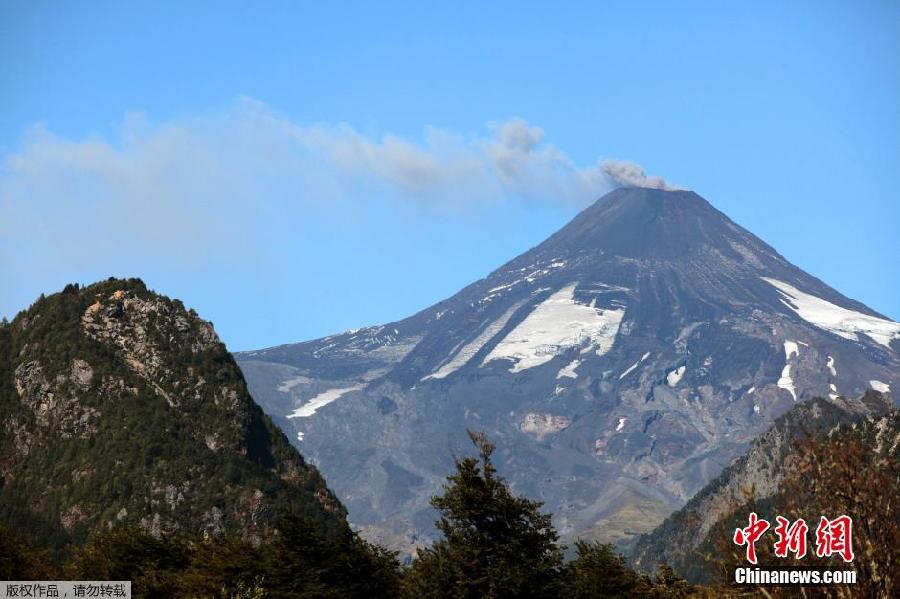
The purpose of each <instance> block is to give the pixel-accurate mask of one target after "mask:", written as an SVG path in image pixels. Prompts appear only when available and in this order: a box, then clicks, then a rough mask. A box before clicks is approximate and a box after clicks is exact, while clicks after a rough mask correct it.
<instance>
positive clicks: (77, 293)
mask: <svg viewBox="0 0 900 599" xmlns="http://www.w3.org/2000/svg"><path fill="white" fill-rule="evenodd" d="M0 407H2V414H3V426H2V429H0V524H2V525H4V526H7V527H9V528H13V529H19V528H23V527H24V528H25V529H26V530H25V532H27V533H29V534H32V535H33V536H34V537H35V539H36V540H37V541H38V542H40V543H41V544H45V543H46V544H49V545H54V546H57V547H59V546H61V545H63V544H65V543H67V542H69V541H80V540H82V539H83V538H84V536H85V535H86V533H87V532H88V531H90V530H92V529H95V528H105V527H107V526H110V525H112V524H119V523H121V524H131V525H140V526H142V527H144V528H146V529H148V530H150V531H151V532H153V533H155V534H158V533H164V532H185V533H196V534H201V533H202V534H205V535H212V536H215V535H218V534H222V533H228V534H233V535H238V536H241V537H243V538H245V539H247V540H250V541H253V542H256V541H261V540H264V539H267V538H269V537H270V536H271V535H272V533H273V520H274V518H275V516H276V512H277V511H278V510H280V509H287V510H291V511H294V512H295V513H298V514H301V515H303V516H306V517H308V518H310V519H311V520H313V521H315V522H316V523H317V526H318V527H320V528H321V530H322V531H323V532H326V533H328V532H334V533H336V532H338V531H345V530H346V521H345V510H344V508H343V506H342V505H341V504H340V502H338V501H337V499H336V498H335V497H334V495H333V494H332V493H331V492H330V491H329V490H328V489H327V487H326V486H325V482H324V480H323V479H322V478H321V476H320V475H319V473H318V471H317V470H316V469H315V468H313V467H311V466H309V465H307V464H306V463H305V462H304V460H303V458H302V457H301V456H300V455H299V454H298V453H297V451H296V450H295V449H294V448H293V447H291V445H290V444H289V442H288V440H287V439H286V438H285V437H284V435H283V434H282V433H281V432H280V431H279V430H278V429H277V428H275V427H274V426H273V424H272V422H271V421H270V419H269V418H268V417H266V416H265V415H264V414H263V412H262V410H260V408H259V406H257V405H256V404H255V403H254V402H253V400H252V399H251V397H250V395H249V394H248V392H247V389H246V385H245V383H244V379H243V377H242V376H241V373H240V370H239V369H238V368H237V364H236V363H235V362H234V359H233V358H232V357H231V355H230V354H229V353H228V352H227V351H226V350H225V347H224V345H222V343H221V342H220V341H219V339H218V337H217V335H216V334H215V332H214V331H213V328H212V325H211V324H210V323H208V322H206V321H203V320H202V319H200V318H199V317H198V316H197V314H196V313H195V312H194V311H193V310H191V311H188V310H185V308H184V306H183V305H182V304H181V302H179V301H177V300H170V299H168V298H165V297H163V296H160V295H157V294H155V293H152V292H151V291H148V290H147V288H146V287H145V286H144V284H143V283H142V282H141V281H139V280H137V279H130V280H127V281H126V280H115V279H110V280H109V281H105V282H102V283H97V284H95V285H91V286H89V287H86V288H83V289H79V288H78V287H77V286H72V285H70V286H68V287H66V289H65V290H64V291H63V292H62V293H58V294H55V295H52V296H49V297H46V298H45V297H42V298H41V299H40V300H38V301H37V302H35V304H34V305H32V306H31V307H30V308H29V309H28V310H26V311H24V312H22V313H20V314H19V315H18V316H17V317H16V318H15V319H14V320H13V321H12V322H11V323H8V324H6V323H4V324H3V325H0ZM23 523H27V525H26V524H23Z"/></svg>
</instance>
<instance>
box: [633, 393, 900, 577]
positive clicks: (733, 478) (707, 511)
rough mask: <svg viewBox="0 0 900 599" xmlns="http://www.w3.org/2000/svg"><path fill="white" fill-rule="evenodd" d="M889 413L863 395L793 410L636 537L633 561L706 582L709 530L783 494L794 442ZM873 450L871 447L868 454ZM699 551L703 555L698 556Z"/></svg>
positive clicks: (883, 401)
mask: <svg viewBox="0 0 900 599" xmlns="http://www.w3.org/2000/svg"><path fill="white" fill-rule="evenodd" d="M889 413H891V402H890V401H889V400H888V399H887V398H886V397H884V396H882V395H881V394H879V393H878V392H877V391H868V392H867V393H866V395H864V396H863V397H862V398H861V399H860V400H846V399H844V398H839V399H837V400H825V399H821V398H815V399H812V400H810V401H808V402H805V403H802V404H799V405H797V406H795V407H794V408H792V409H791V410H790V411H788V412H787V413H785V414H784V415H782V416H781V417H779V418H778V419H776V420H775V422H774V424H773V425H772V427H771V428H770V429H769V430H767V431H766V432H765V433H763V434H762V435H760V436H759V437H757V438H756V439H754V440H753V442H752V443H751V444H750V447H749V448H748V450H747V453H745V454H744V455H743V456H741V457H740V458H739V459H738V460H736V461H735V462H734V463H733V464H731V465H730V466H729V467H728V468H726V469H725V470H724V471H723V472H722V473H721V474H720V475H719V476H717V477H716V478H715V479H713V480H712V481H710V483H709V484H708V485H706V486H705V487H704V488H703V489H701V490H700V491H699V492H698V493H697V494H696V495H695V496H694V497H692V498H691V500H690V501H688V503H687V504H686V505H685V506H684V507H683V508H681V509H680V510H678V511H677V512H675V513H674V514H672V515H671V516H669V517H668V518H666V520H665V521H664V522H663V523H662V524H661V525H660V526H659V527H657V528H656V529H655V530H654V531H653V532H652V533H649V534H646V535H643V536H641V537H640V538H638V539H637V541H636V543H635V545H634V547H633V549H632V556H631V559H632V561H633V562H634V563H635V565H636V566H637V567H639V568H641V569H643V570H647V571H653V570H655V568H656V567H657V566H658V565H659V564H661V563H665V564H669V565H670V566H672V567H673V568H675V569H676V570H677V571H678V572H681V573H683V574H685V575H687V576H689V577H690V578H692V579H695V580H708V579H709V578H710V577H711V570H712V569H713V568H712V567H711V564H709V563H706V562H704V560H700V559H698V555H699V554H702V553H706V552H707V551H711V550H712V549H711V548H712V543H711V541H710V539H709V536H710V533H711V531H712V530H713V528H714V527H716V530H717V532H718V531H719V529H721V528H725V530H726V534H727V531H728V530H729V529H728V527H722V526H721V525H720V523H721V522H722V521H723V520H725V519H728V518H730V517H731V516H732V514H733V513H734V512H735V510H737V511H738V513H740V514H742V515H746V513H747V512H749V511H750V510H749V509H746V508H744V509H740V508H741V507H742V506H745V505H746V503H747V501H748V497H752V499H753V501H754V502H755V505H757V506H760V505H762V504H766V503H767V500H768V501H769V502H771V501H772V498H773V497H774V496H777V495H778V494H780V493H782V492H783V490H782V480H783V478H784V476H785V473H786V471H787V470H788V468H789V466H788V465H789V463H791V462H792V461H796V459H797V456H796V450H795V449H796V444H797V443H798V442H802V441H803V440H805V439H806V438H807V436H809V435H814V436H823V435H827V434H829V433H832V432H833V431H835V430H837V429H838V428H839V427H840V426H842V425H852V424H855V423H860V422H866V421H867V419H868V418H874V419H875V422H876V423H877V422H880V419H881V418H882V417H884V416H885V415H886V414H889ZM897 414H898V413H897V411H896V410H894V411H893V416H892V417H891V418H890V419H889V421H890V422H896V421H897ZM894 426H896V425H894ZM875 445H876V444H875V443H871V446H872V447H873V450H874V447H875ZM889 446H890V444H889ZM895 449H896V447H895ZM717 525H718V526H717ZM701 547H703V548H704V549H706V550H707V551H701V549H700V548H701Z"/></svg>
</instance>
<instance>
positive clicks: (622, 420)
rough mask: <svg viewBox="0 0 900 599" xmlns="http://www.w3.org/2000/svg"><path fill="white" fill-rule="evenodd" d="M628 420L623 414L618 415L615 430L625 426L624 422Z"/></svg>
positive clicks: (617, 430)
mask: <svg viewBox="0 0 900 599" xmlns="http://www.w3.org/2000/svg"><path fill="white" fill-rule="evenodd" d="M626 422H628V418H626V417H624V416H620V417H619V422H618V423H617V424H616V432H619V431H620V430H622V429H623V428H625V423H626Z"/></svg>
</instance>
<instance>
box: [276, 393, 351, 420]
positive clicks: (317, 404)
mask: <svg viewBox="0 0 900 599" xmlns="http://www.w3.org/2000/svg"><path fill="white" fill-rule="evenodd" d="M363 387H365V385H353V386H352V387H342V388H340V389H329V390H328V391H323V392H322V393H319V394H318V395H316V396H315V397H313V398H312V399H310V400H309V401H308V402H306V403H305V404H303V405H302V406H300V407H299V408H297V409H296V410H294V411H293V412H291V413H290V414H288V418H307V417H309V416H312V415H313V414H315V413H316V410H318V409H319V408H322V407H324V406H327V405H328V404H330V403H331V402H333V401H335V400H337V399H340V398H341V396H343V395H345V394H347V393H350V392H351V391H359V390H360V389H362V388H363Z"/></svg>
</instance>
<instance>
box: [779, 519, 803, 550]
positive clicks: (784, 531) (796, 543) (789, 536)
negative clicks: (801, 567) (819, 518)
mask: <svg viewBox="0 0 900 599" xmlns="http://www.w3.org/2000/svg"><path fill="white" fill-rule="evenodd" d="M775 520H776V521H777V522H778V526H776V527H775V534H776V535H778V540H777V541H775V555H776V556H778V557H787V556H788V553H793V554H794V555H795V556H796V557H797V559H802V558H803V556H805V555H806V533H807V532H808V531H809V527H808V526H807V525H806V521H805V520H804V519H803V518H800V519H798V520H797V521H796V522H794V523H793V524H790V522H791V521H790V520H788V519H787V518H783V517H781V516H776V517H775ZM789 524H790V526H788V525H789Z"/></svg>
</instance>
